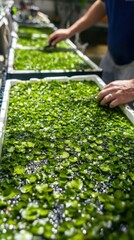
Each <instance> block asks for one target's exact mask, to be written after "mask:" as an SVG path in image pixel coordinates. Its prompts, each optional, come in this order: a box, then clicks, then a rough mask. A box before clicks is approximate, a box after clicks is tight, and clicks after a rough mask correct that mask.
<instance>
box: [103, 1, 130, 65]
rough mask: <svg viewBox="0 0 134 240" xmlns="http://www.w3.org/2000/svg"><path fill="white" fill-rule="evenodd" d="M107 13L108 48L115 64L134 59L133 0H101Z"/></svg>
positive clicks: (127, 62)
mask: <svg viewBox="0 0 134 240" xmlns="http://www.w3.org/2000/svg"><path fill="white" fill-rule="evenodd" d="M103 1H104V2H105V4H106V11H107V15H108V24H109V26H108V48H109V51H110V53H111V56H112V58H113V60H114V61H115V63H116V64H118V65H124V64H129V63H130V62H132V61H134V0H103Z"/></svg>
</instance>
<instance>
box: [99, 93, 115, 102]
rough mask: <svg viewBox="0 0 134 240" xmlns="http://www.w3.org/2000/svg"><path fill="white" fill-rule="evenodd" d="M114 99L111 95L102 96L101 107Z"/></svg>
mask: <svg viewBox="0 0 134 240" xmlns="http://www.w3.org/2000/svg"><path fill="white" fill-rule="evenodd" d="M113 99H114V96H113V94H111V93H109V94H108V95H106V96H104V97H103V98H102V100H101V102H100V103H101V105H105V104H107V103H109V102H111V101H112V100H113Z"/></svg>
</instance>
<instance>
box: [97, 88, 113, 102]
mask: <svg viewBox="0 0 134 240" xmlns="http://www.w3.org/2000/svg"><path fill="white" fill-rule="evenodd" d="M108 94H112V91H111V89H109V88H108V89H105V88H104V89H103V90H101V91H100V92H99V94H98V96H97V99H98V100H99V101H101V100H102V99H103V98H104V97H106V96H107V95H108Z"/></svg>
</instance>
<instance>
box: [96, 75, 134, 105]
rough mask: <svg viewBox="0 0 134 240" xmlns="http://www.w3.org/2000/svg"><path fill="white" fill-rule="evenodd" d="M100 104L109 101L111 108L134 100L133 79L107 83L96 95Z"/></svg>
mask: <svg viewBox="0 0 134 240" xmlns="http://www.w3.org/2000/svg"><path fill="white" fill-rule="evenodd" d="M97 99H98V100H99V101H100V103H101V105H105V104H107V103H109V106H110V107H111V108H113V107H116V106H118V105H120V104H125V103H128V102H131V101H133V100H134V79H131V80H121V81H120V80H119V81H114V82H111V83H109V84H108V85H107V86H106V87H105V88H104V89H103V90H101V91H100V93H99V94H98V96H97Z"/></svg>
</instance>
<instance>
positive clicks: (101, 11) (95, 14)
mask: <svg viewBox="0 0 134 240" xmlns="http://www.w3.org/2000/svg"><path fill="white" fill-rule="evenodd" d="M105 15H106V8H105V3H104V2H103V1H101V0H97V1H96V2H95V3H94V4H93V5H92V6H91V7H90V8H89V10H88V11H87V12H86V13H85V15H84V16H83V17H81V18H80V19H79V20H78V21H76V22H75V23H74V24H73V25H72V26H70V27H69V28H68V31H69V38H70V37H72V36H73V35H75V34H76V33H78V32H82V31H84V30H85V29H87V28H90V27H92V26H94V25H95V24H96V23H98V22H99V20H100V19H102V18H103V17H104V16H105Z"/></svg>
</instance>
